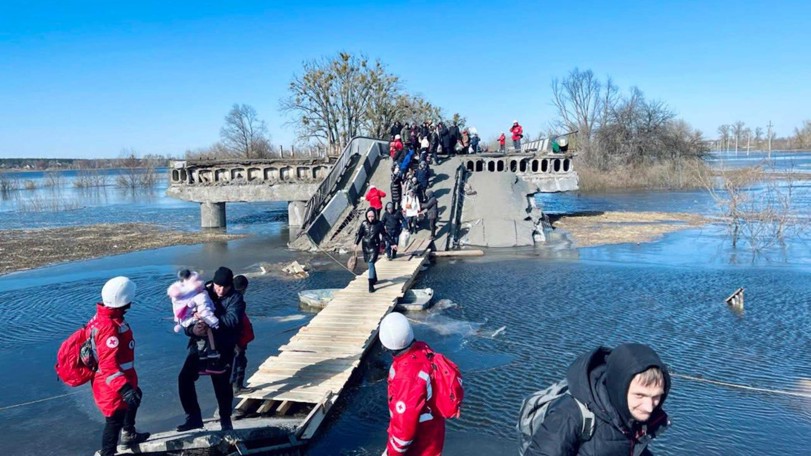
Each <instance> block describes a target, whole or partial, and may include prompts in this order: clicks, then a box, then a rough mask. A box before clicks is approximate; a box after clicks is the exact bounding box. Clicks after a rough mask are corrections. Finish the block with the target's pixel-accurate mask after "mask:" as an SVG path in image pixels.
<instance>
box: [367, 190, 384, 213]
mask: <svg viewBox="0 0 811 456" xmlns="http://www.w3.org/2000/svg"><path fill="white" fill-rule="evenodd" d="M385 197H386V192H384V191H383V190H380V189H379V188H377V187H375V184H370V185H369V191H368V192H366V201H368V202H369V207H371V208H372V209H374V210H375V215H376V216H377V217H376V218H377V220H380V211H381V210H382V209H383V198H385Z"/></svg>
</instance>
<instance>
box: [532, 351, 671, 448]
mask: <svg viewBox="0 0 811 456" xmlns="http://www.w3.org/2000/svg"><path fill="white" fill-rule="evenodd" d="M566 380H567V381H568V387H569V393H570V394H563V395H562V396H560V397H558V398H557V399H554V400H553V401H552V402H550V403H549V408H548V410H547V412H546V417H545V418H544V420H543V422H542V423H541V424H540V427H539V428H538V429H535V430H534V432H533V437H532V445H531V446H530V447H529V448H528V449H527V451H526V452H525V453H524V454H525V455H533V456H541V455H543V456H563V455H568V456H575V455H600V456H613V455H617V456H629V455H630V456H640V455H642V456H644V455H648V456H650V455H651V454H652V453H651V452H650V450H648V448H647V446H648V444H649V443H650V441H651V440H653V439H654V438H656V436H657V435H659V434H660V433H661V432H662V431H663V430H664V429H665V428H666V427H667V426H668V425H669V424H670V423H669V420H668V418H667V413H665V411H664V410H662V405H663V404H664V402H665V399H666V398H667V394H668V392H669V391H670V375H669V374H668V371H667V367H666V366H665V364H664V363H663V362H662V360H661V359H659V355H657V354H656V352H655V351H653V349H651V348H650V347H648V346H647V345H642V344H622V345H619V346H617V347H616V348H614V349H613V350H611V349H609V348H605V347H600V348H598V349H596V350H593V351H591V352H589V353H586V354H585V355H582V356H580V357H579V358H577V360H575V362H574V363H573V364H572V365H571V367H569V371H568V372H567V374H566ZM581 407H584V410H586V411H587V412H589V413H590V414H593V417H592V420H593V428H591V429H589V432H590V434H591V435H590V436H588V435H586V436H584V432H585V431H584V428H585V427H587V426H584V422H585V420H584V413H586V412H582V411H581Z"/></svg>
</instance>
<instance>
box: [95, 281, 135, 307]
mask: <svg viewBox="0 0 811 456" xmlns="http://www.w3.org/2000/svg"><path fill="white" fill-rule="evenodd" d="M134 298H135V282H133V281H132V280H130V279H128V278H126V277H123V276H118V277H113V278H112V279H110V280H108V281H107V283H105V284H104V287H102V289H101V302H103V303H104V305H105V306H107V307H111V308H113V309H117V308H119V307H124V306H126V305H127V304H129V303H131V302H132V300H133V299H134Z"/></svg>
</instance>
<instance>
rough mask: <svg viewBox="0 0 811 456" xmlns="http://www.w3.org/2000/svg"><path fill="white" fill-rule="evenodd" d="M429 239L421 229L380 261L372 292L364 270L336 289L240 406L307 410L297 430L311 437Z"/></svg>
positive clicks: (272, 411)
mask: <svg viewBox="0 0 811 456" xmlns="http://www.w3.org/2000/svg"><path fill="white" fill-rule="evenodd" d="M429 244H430V239H429V233H428V232H427V231H425V230H423V231H421V232H419V233H417V235H415V236H413V239H412V240H411V241H410V243H409V245H408V247H407V248H406V251H405V252H402V253H401V255H400V256H398V257H397V258H396V259H394V260H392V261H388V260H386V259H385V258H381V259H380V260H378V261H377V263H376V264H375V266H376V270H377V277H378V283H377V285H376V286H375V290H376V291H375V292H374V293H369V291H368V285H369V284H368V281H367V276H366V274H365V272H364V273H363V274H361V275H358V276H356V277H355V278H354V280H352V282H350V283H349V285H347V286H346V287H345V288H343V289H342V290H339V291H337V292H335V294H334V297H333V299H332V301H331V302H330V303H329V304H328V305H327V306H326V308H324V310H322V311H321V312H319V313H318V315H316V316H315V317H313V319H312V320H311V321H310V322H309V324H307V325H306V326H304V327H302V328H301V329H300V330H299V332H298V333H297V334H296V335H295V336H293V337H292V338H291V339H290V341H289V342H288V343H287V344H285V345H283V346H282V347H280V348H279V351H280V353H279V354H278V355H276V356H272V357H270V358H268V359H267V360H266V361H265V362H264V363H262V365H261V366H260V367H259V370H258V371H257V372H256V373H255V374H254V375H253V376H251V378H250V379H248V384H247V390H245V391H244V392H243V393H241V394H240V395H239V396H238V398H239V399H240V402H239V404H238V405H237V409H240V410H242V411H243V412H245V413H246V414H260V415H262V416H268V417H274V416H276V417H279V416H284V415H287V414H290V413H307V417H306V419H305V420H304V421H303V423H302V425H301V426H300V429H299V430H298V432H297V433H296V434H297V438H298V439H303V440H306V439H309V438H310V437H312V435H313V434H314V433H315V431H316V430H317V429H318V426H319V425H320V423H321V421H322V420H323V418H324V417H325V416H326V414H327V412H328V411H329V409H330V407H331V406H332V405H333V404H334V403H335V401H336V400H337V398H338V397H339V396H340V394H341V392H342V391H343V389H344V388H345V387H346V385H347V382H348V381H349V378H350V377H351V375H352V373H353V371H354V370H355V368H357V367H358V366H359V365H360V363H361V361H362V359H363V356H364V354H365V353H366V352H367V350H368V349H369V347H371V346H372V345H373V344H374V342H375V338H376V336H377V329H378V324H379V323H380V320H382V319H383V317H385V316H386V315H387V314H388V313H389V312H391V311H392V309H394V307H395V305H396V304H397V299H398V298H400V297H402V296H403V294H404V293H405V292H406V291H407V290H408V288H409V287H410V286H411V284H412V283H413V282H414V280H415V279H416V277H417V274H418V273H419V271H420V269H421V268H422V266H423V264H424V263H425V262H426V261H427V259H428V254H427V250H428V247H429ZM381 257H382V255H381ZM359 267H360V265H359Z"/></svg>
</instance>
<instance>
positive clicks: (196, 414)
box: [177, 267, 245, 432]
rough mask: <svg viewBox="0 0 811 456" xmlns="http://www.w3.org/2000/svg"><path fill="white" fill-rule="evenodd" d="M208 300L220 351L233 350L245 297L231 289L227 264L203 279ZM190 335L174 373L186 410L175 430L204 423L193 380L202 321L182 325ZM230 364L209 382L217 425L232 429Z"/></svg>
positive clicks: (203, 332)
mask: <svg viewBox="0 0 811 456" xmlns="http://www.w3.org/2000/svg"><path fill="white" fill-rule="evenodd" d="M206 290H208V293H209V295H210V296H211V300H212V301H214V315H215V316H216V317H217V318H218V319H219V321H220V324H219V326H218V327H217V328H216V329H214V340H215V341H216V343H217V347H218V348H219V350H220V352H221V353H234V347H235V346H236V344H237V341H238V340H239V336H240V329H241V325H242V320H243V318H244V316H245V301H244V300H243V299H242V294H240V293H239V292H238V291H236V290H235V289H234V273H233V271H231V270H230V269H228V268H226V267H220V268H219V269H217V271H216V272H215V273H214V279H213V280H212V281H211V282H209V283H206ZM185 333H186V335H187V336H189V344H188V355H187V356H186V360H185V361H184V363H183V367H182V368H181V369H180V374H178V376H177V389H178V394H179V396H180V404H181V405H182V406H183V411H184V412H185V413H186V420H185V421H184V422H183V424H181V425H179V426H178V427H177V431H178V432H184V431H190V430H192V429H199V428H202V427H203V416H202V412H201V411H200V404H199V403H198V402H197V390H196V388H195V385H194V384H195V382H196V381H197V379H199V378H200V358H199V356H198V354H197V341H198V340H200V339H201V338H202V337H205V335H206V326H205V324H204V323H198V324H195V325H193V326H189V327H188V328H185ZM231 367H232V366H231V365H230V364H229V365H227V366H225V371H224V372H223V373H221V374H211V384H212V386H213V387H214V396H216V398H217V406H218V407H219V414H220V428H221V429H222V430H223V431H230V430H232V429H233V425H232V423H231V409H232V408H233V404H232V403H233V401H234V390H233V389H232V388H231Z"/></svg>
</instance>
